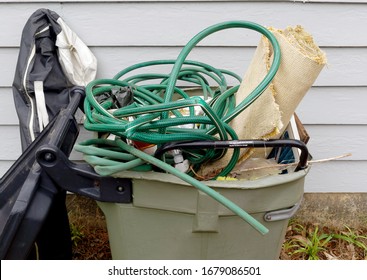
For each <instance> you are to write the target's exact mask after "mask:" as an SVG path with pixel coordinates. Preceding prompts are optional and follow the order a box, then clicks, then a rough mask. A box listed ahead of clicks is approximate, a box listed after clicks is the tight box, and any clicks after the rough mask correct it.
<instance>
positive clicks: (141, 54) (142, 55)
mask: <svg viewBox="0 0 367 280" xmlns="http://www.w3.org/2000/svg"><path fill="white" fill-rule="evenodd" d="M91 49H92V51H93V52H94V53H95V55H96V57H97V59H98V69H99V70H98V76H99V77H100V78H106V77H112V76H113V75H115V74H116V73H117V72H118V71H120V70H122V69H124V68H125V67H128V66H130V65H132V64H135V63H138V62H143V61H147V60H154V59H176V58H177V56H178V54H179V53H180V51H181V50H182V48H180V47H120V48H117V47H113V48H111V47H106V48H91ZM253 52H254V48H242V47H198V48H195V49H194V50H193V52H192V53H191V54H190V56H189V57H188V59H194V60H199V61H202V62H205V63H208V64H210V65H213V66H215V67H218V68H225V69H228V70H232V71H234V72H236V73H237V74H239V75H242V73H245V71H246V69H247V67H248V65H249V62H250V61H251V59H252V57H253ZM325 52H326V54H327V57H328V65H327V66H326V67H324V69H323V70H322V72H321V74H320V76H319V77H318V79H317V80H316V82H315V85H316V86H367V75H366V73H367V48H347V49H344V48H327V49H325ZM17 57H18V49H17V48H0V61H2V63H3V65H6V67H2V68H0V87H4V86H10V85H11V84H12V82H13V78H14V71H15V66H16V61H17Z"/></svg>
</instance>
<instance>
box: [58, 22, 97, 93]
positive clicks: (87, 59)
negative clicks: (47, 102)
mask: <svg viewBox="0 0 367 280" xmlns="http://www.w3.org/2000/svg"><path fill="white" fill-rule="evenodd" d="M57 22H58V24H59V25H60V26H61V28H62V31H61V32H60V33H59V34H58V35H57V38H56V46H57V47H58V48H59V61H60V63H61V66H62V67H63V70H64V72H65V75H66V76H67V77H68V79H69V81H70V82H71V83H72V84H74V85H77V86H86V85H87V84H88V83H89V82H91V81H93V80H94V79H95V77H96V74H97V59H96V58H95V56H94V55H93V53H92V52H91V51H90V49H89V48H88V47H87V45H85V44H84V43H83V42H82V40H81V39H80V38H79V37H78V36H77V35H76V34H75V33H74V32H73V31H72V30H71V29H70V28H69V26H67V25H66V23H65V22H64V21H63V20H62V19H61V18H59V19H58V20H57Z"/></svg>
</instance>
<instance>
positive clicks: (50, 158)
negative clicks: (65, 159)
mask: <svg viewBox="0 0 367 280" xmlns="http://www.w3.org/2000/svg"><path fill="white" fill-rule="evenodd" d="M55 158H56V157H55V155H54V154H52V153H50V152H48V153H45V155H44V156H43V159H44V160H45V161H47V162H53V161H54V160H55Z"/></svg>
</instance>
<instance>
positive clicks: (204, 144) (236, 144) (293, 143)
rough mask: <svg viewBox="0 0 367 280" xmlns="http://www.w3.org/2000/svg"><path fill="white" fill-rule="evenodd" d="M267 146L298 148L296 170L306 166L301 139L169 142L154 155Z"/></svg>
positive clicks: (306, 157) (305, 152)
mask: <svg viewBox="0 0 367 280" xmlns="http://www.w3.org/2000/svg"><path fill="white" fill-rule="evenodd" d="M268 147H270V148H275V147H295V148H298V149H300V150H301V154H300V159H299V163H298V165H297V167H296V171H298V170H302V169H305V168H306V167H307V160H308V156H309V153H308V149H307V146H306V144H305V143H303V142H302V141H299V140H295V139H277V140H228V141H190V142H171V143H167V144H164V145H162V146H161V147H159V148H158V149H157V151H156V152H155V155H154V156H155V157H156V158H162V156H163V154H164V153H165V152H167V151H170V150H175V149H178V150H180V149H229V148H232V149H233V148H268Z"/></svg>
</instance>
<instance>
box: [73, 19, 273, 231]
mask: <svg viewBox="0 0 367 280" xmlns="http://www.w3.org/2000/svg"><path fill="white" fill-rule="evenodd" d="M229 28H246V29H252V30H255V31H257V32H259V33H261V34H262V35H264V36H265V37H266V38H268V39H269V41H270V43H271V44H272V46H273V52H274V53H273V63H272V65H271V67H270V69H269V71H268V73H267V75H266V76H265V77H264V79H263V80H262V82H261V83H260V84H259V85H258V86H257V87H256V88H255V89H254V90H253V91H252V92H251V94H249V95H248V97H247V98H245V99H244V100H243V101H242V102H241V103H240V104H237V105H236V104H235V98H234V97H235V93H236V92H237V90H238V88H239V84H238V85H235V86H233V87H229V86H228V83H227V80H226V76H231V77H232V78H234V79H235V80H237V81H238V82H239V83H240V82H241V78H240V77H239V76H238V75H237V74H235V73H233V72H231V71H228V70H223V69H217V68H215V67H213V66H210V65H208V64H205V63H202V62H197V61H191V60H187V59H186V58H187V56H188V55H189V53H190V51H191V50H192V49H193V48H194V47H195V46H196V45H197V44H198V43H199V42H200V41H201V40H203V39H204V38H206V37H207V36H209V35H210V34H212V33H215V32H218V31H221V30H224V29H229ZM279 64H280V48H279V45H278V42H277V40H276V39H275V37H274V36H273V34H272V33H271V32H270V31H269V30H268V29H266V28H264V27H262V26H260V25H258V24H256V23H251V22H246V21H230V22H224V23H220V24H216V25H213V26H211V27H209V28H207V29H205V30H203V31H201V32H200V33H198V34H197V35H196V36H194V37H193V38H192V39H191V40H190V41H189V42H188V44H187V45H186V46H185V47H184V48H183V49H182V51H181V52H180V54H179V56H178V57H177V59H176V60H156V61H148V62H143V63H139V64H135V65H132V66H130V67H128V68H126V69H124V70H122V71H120V72H119V73H117V74H116V75H115V76H114V77H113V78H112V79H100V80H95V81H93V82H91V83H90V84H88V85H87V87H86V99H85V103H84V112H85V115H86V121H85V124H84V125H85V127H86V129H88V130H92V131H97V132H99V133H107V134H114V135H115V140H108V139H93V140H88V141H85V142H83V143H80V144H78V145H76V146H75V149H76V150H78V151H80V152H83V153H84V154H85V159H86V161H87V162H89V163H90V164H92V165H94V166H95V170H96V172H98V173H100V174H101V175H106V176H109V175H112V174H114V173H117V172H119V171H123V170H129V169H132V170H140V171H146V170H151V169H152V166H156V167H158V168H159V169H161V170H164V171H166V172H168V173H171V174H173V175H175V176H177V177H179V178H181V179H182V180H184V181H186V182H188V183H189V184H191V185H193V186H194V187H196V188H198V189H199V190H201V191H203V192H205V193H206V194H208V195H209V196H211V197H213V198H214V199H215V200H217V201H218V202H220V203H222V204H223V205H224V206H226V207H227V208H229V209H230V210H232V211H233V212H234V213H235V214H237V215H238V216H240V217H241V218H242V219H244V220H245V221H247V222H248V223H249V224H250V225H252V226H253V227H254V228H255V229H257V230H258V231H259V232H261V233H262V234H265V233H267V231H268V230H267V229H266V228H265V227H264V226H263V225H262V224H260V223H259V222H258V221H257V220H255V219H254V218H252V217H251V216H250V215H249V214H248V213H246V212H245V211H244V210H243V209H241V208H240V207H238V206H237V205H235V204H234V203H233V202H231V201H229V200H228V199H227V198H225V197H223V196H222V195H220V194H219V193H218V192H216V191H214V190H213V189H211V188H209V187H208V186H206V185H205V184H203V183H202V182H200V181H198V180H196V179H195V178H193V177H192V176H190V174H186V173H183V172H181V171H179V170H177V169H175V168H174V167H172V166H171V165H170V164H168V163H169V160H170V158H169V157H167V159H166V162H164V161H162V160H159V159H157V158H154V157H153V156H150V155H148V154H147V153H145V152H143V151H140V150H138V149H136V148H134V147H133V146H131V145H129V144H127V143H130V141H132V142H133V143H136V142H144V143H148V144H151V145H161V144H164V143H168V142H176V141H190V140H204V141H205V140H211V141H213V140H229V139H232V140H236V139H238V138H237V135H236V133H235V131H234V130H233V129H232V128H231V127H230V125H229V122H230V121H231V120H233V119H234V118H235V117H236V116H238V115H239V114H240V113H241V112H242V111H243V110H245V109H246V108H248V107H249V106H250V105H251V104H252V103H253V102H254V101H255V100H256V99H257V98H258V97H259V96H260V95H261V93H262V92H263V91H264V90H265V89H266V88H267V87H268V85H269V84H270V82H271V81H272V79H273V78H274V76H275V74H276V72H277V70H278V67H279ZM162 65H172V70H171V72H170V74H162V73H158V74H157V73H144V74H131V73H132V72H134V71H136V70H141V69H145V68H148V67H153V66H162ZM127 74H131V75H130V76H128V77H127ZM156 81H159V82H158V83H157V82H156ZM177 81H180V83H183V84H184V86H181V85H180V86H178V85H176V83H177ZM213 83H214V86H213ZM193 85H194V86H195V87H196V88H199V89H200V91H201V93H202V97H199V96H191V94H190V92H189V90H187V89H186V87H188V86H191V87H192V86H193ZM114 91H120V92H122V93H123V94H125V95H128V94H131V99H132V102H130V103H128V104H125V105H124V106H118V105H116V104H117V103H116V96H115V95H114V94H112V93H113V92H114ZM197 108H200V109H201V110H202V112H203V113H202V114H201V115H197V114H196V113H195V109H197ZM187 126H190V127H189V128H187ZM225 153H226V150H214V149H209V150H201V151H200V150H199V151H196V150H195V151H193V150H183V154H184V156H185V158H187V159H188V160H189V161H190V162H191V164H192V165H193V169H194V170H195V169H196V168H197V167H198V166H200V165H201V164H203V163H204V162H206V161H209V160H211V161H213V160H216V159H219V158H220V157H222V156H223V155H224V154H225ZM238 157H239V149H234V152H233V155H232V157H231V160H230V161H229V163H228V166H226V167H225V168H224V169H223V170H222V171H221V173H220V174H218V176H226V175H227V174H228V173H229V172H230V171H231V170H232V169H233V167H234V166H235V165H236V163H237V161H238Z"/></svg>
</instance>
